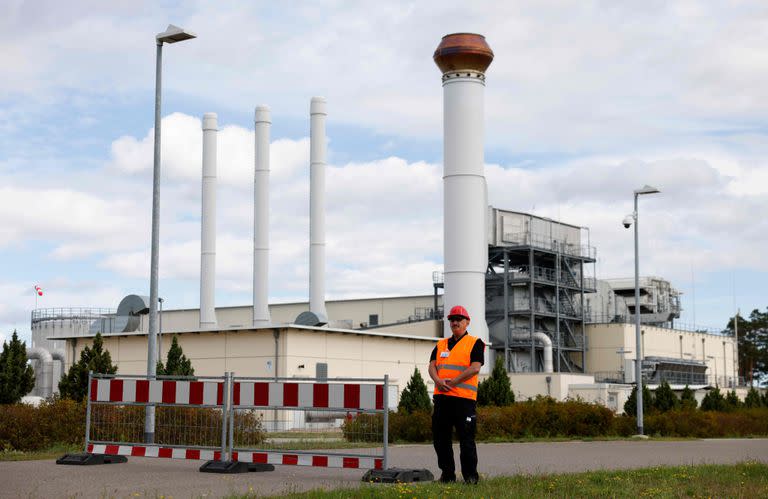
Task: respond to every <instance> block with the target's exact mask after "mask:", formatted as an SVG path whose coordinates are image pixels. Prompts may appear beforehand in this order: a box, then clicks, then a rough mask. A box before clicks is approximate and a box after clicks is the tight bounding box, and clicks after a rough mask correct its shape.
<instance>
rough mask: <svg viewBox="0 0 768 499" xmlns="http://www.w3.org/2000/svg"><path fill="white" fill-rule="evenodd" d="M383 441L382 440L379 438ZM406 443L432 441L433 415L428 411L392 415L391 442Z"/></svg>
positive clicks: (390, 424) (390, 423) (390, 416)
mask: <svg viewBox="0 0 768 499" xmlns="http://www.w3.org/2000/svg"><path fill="white" fill-rule="evenodd" d="M379 440H381V438H379ZM395 440H401V441H405V442H431V441H432V414H431V413H430V412H428V411H414V412H412V413H401V412H396V413H390V415H389V441H390V442H391V441H395Z"/></svg>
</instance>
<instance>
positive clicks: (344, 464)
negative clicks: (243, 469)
mask: <svg viewBox="0 0 768 499" xmlns="http://www.w3.org/2000/svg"><path fill="white" fill-rule="evenodd" d="M232 460H233V461H241V462H246V463H263V464H279V465H293V466H315V467H319V468H367V469H371V468H375V469H377V470H380V469H382V468H383V465H384V460H383V459H382V458H379V457H360V456H337V455H329V454H309V453H308V454H303V453H302V454H296V453H292V452H290V451H289V452H272V451H269V452H243V451H234V452H232Z"/></svg>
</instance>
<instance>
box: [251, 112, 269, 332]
mask: <svg viewBox="0 0 768 499" xmlns="http://www.w3.org/2000/svg"><path fill="white" fill-rule="evenodd" d="M253 125H254V131H255V134H254V159H255V161H254V163H255V168H254V175H253V327H263V326H268V325H269V324H270V323H271V322H272V319H271V318H270V315H269V294H268V289H269V132H270V128H271V126H272V118H271V116H270V112H269V108H268V107H267V106H257V107H256V111H255V113H254V117H253Z"/></svg>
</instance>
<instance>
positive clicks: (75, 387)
mask: <svg viewBox="0 0 768 499" xmlns="http://www.w3.org/2000/svg"><path fill="white" fill-rule="evenodd" d="M88 371H93V372H94V373H100V374H115V373H116V372H117V366H114V365H112V356H111V355H109V350H105V349H104V339H103V338H102V337H101V333H96V337H95V338H94V339H93V347H88V346H86V347H85V348H83V350H82V351H81V352H80V360H79V361H77V362H76V363H74V364H72V367H70V368H69V372H67V374H66V375H65V376H64V377H63V378H61V381H59V393H60V394H61V396H62V397H63V398H68V399H72V400H75V401H77V402H80V401H82V400H83V399H84V398H85V396H86V395H88Z"/></svg>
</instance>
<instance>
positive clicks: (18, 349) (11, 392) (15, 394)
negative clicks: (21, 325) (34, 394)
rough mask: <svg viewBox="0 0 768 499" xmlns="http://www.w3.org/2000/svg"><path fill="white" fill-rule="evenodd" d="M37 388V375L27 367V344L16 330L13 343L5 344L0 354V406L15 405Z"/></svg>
mask: <svg viewBox="0 0 768 499" xmlns="http://www.w3.org/2000/svg"><path fill="white" fill-rule="evenodd" d="M34 386H35V373H34V371H33V370H32V366H28V365H27V344H26V343H25V342H22V341H19V336H18V334H16V330H14V331H13V336H11V343H10V344H9V343H6V342H3V351H2V353H0V404H15V403H17V402H19V401H20V400H21V397H23V396H24V395H26V394H28V393H29V392H30V391H31V390H32V388H34Z"/></svg>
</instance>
